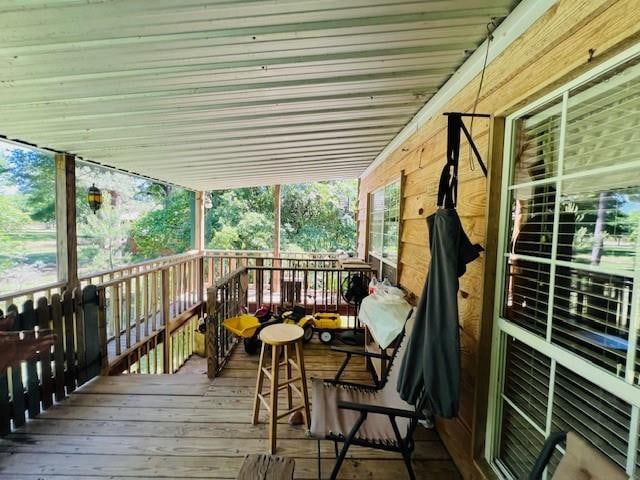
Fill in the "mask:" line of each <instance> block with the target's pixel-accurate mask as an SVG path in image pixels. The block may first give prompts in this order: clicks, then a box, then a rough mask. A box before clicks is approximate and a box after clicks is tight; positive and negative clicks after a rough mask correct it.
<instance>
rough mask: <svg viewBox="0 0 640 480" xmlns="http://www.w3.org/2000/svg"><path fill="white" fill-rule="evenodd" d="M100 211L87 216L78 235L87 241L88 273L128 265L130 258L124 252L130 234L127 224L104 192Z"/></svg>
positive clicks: (80, 226)
mask: <svg viewBox="0 0 640 480" xmlns="http://www.w3.org/2000/svg"><path fill="white" fill-rule="evenodd" d="M103 198H104V203H103V205H102V208H100V210H98V211H97V212H96V213H95V214H91V215H89V216H87V217H86V220H85V222H83V223H81V224H80V225H79V232H78V233H79V234H80V235H82V236H84V237H86V238H89V239H90V240H91V242H90V243H89V246H88V247H85V248H86V249H87V250H88V251H86V252H85V254H89V257H90V258H91V263H90V266H89V268H88V270H91V271H97V270H112V269H114V268H116V267H118V266H120V265H124V264H126V263H130V261H131V255H130V254H129V253H128V252H126V248H125V246H126V243H127V239H128V235H129V228H130V226H129V222H128V221H127V220H125V219H123V218H122V215H121V213H120V211H119V209H118V208H117V206H115V205H113V204H112V202H111V195H110V194H109V193H105V194H104V196H103Z"/></svg>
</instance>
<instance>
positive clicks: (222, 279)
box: [209, 266, 253, 290]
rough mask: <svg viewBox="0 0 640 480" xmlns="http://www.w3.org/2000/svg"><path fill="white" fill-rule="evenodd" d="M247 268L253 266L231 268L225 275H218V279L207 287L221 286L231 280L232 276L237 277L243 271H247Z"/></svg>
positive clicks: (215, 287)
mask: <svg viewBox="0 0 640 480" xmlns="http://www.w3.org/2000/svg"><path fill="white" fill-rule="evenodd" d="M248 268H253V267H245V266H242V267H238V268H236V269H235V270H233V271H232V272H229V273H227V274H226V275H223V276H222V277H220V278H219V279H217V280H216V281H215V282H214V283H213V285H211V287H209V289H214V290H215V289H217V288H219V287H222V286H223V285H225V284H227V283H229V282H230V281H231V280H233V278H234V277H237V276H238V275H240V274H242V273H244V272H246V271H247V269H248Z"/></svg>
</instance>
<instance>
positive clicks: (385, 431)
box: [311, 317, 425, 480]
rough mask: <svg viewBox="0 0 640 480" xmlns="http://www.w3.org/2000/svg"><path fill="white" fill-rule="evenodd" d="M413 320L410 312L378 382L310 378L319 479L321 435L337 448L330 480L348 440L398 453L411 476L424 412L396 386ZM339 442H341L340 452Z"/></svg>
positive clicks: (312, 418)
mask: <svg viewBox="0 0 640 480" xmlns="http://www.w3.org/2000/svg"><path fill="white" fill-rule="evenodd" d="M412 325H413V318H412V317H410V318H409V320H408V321H407V323H406V324H405V328H404V330H403V332H402V333H401V334H400V338H399V341H398V342H397V347H396V349H395V355H391V356H390V358H389V367H388V369H387V372H388V374H387V375H386V378H384V380H383V381H382V382H381V384H380V385H379V386H369V385H363V384H359V383H352V382H345V381H340V380H339V379H333V380H322V379H313V380H312V410H311V436H312V437H314V438H316V439H318V478H320V474H321V467H320V440H321V439H326V440H332V441H333V442H334V446H335V452H336V463H335V465H334V467H333V471H332V473H331V479H332V480H335V479H336V478H337V476H338V472H339V471H340V467H341V466H342V462H343V461H344V459H345V457H346V455H347V451H348V449H349V447H350V446H351V445H359V446H363V447H370V448H376V449H380V450H387V451H392V452H399V453H401V454H402V458H403V459H404V462H405V465H406V467H407V471H408V473H409V477H410V478H411V479H412V480H415V478H416V476H415V473H414V472H413V467H412V466H411V452H412V451H413V449H414V447H415V442H414V440H413V434H414V432H415V429H416V427H417V425H418V420H420V419H424V418H425V417H424V415H423V414H422V413H421V410H422V408H421V407H422V405H419V406H418V407H414V406H412V405H409V404H408V403H406V402H405V401H404V400H402V399H401V398H400V395H399V394H398V391H397V390H396V387H397V383H398V372H399V370H400V363H401V361H402V358H403V357H404V352H405V350H406V346H407V343H408V337H409V335H410V332H411V327H412ZM365 355H366V354H365ZM342 370H344V369H342ZM339 373H340V374H341V373H342V371H339ZM339 376H340V375H338V376H337V378H339ZM338 442H342V443H343V446H342V449H341V450H340V451H338Z"/></svg>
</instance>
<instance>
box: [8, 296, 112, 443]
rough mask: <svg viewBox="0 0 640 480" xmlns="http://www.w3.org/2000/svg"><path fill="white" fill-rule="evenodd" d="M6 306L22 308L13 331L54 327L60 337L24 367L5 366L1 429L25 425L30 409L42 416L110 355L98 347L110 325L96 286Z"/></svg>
mask: <svg viewBox="0 0 640 480" xmlns="http://www.w3.org/2000/svg"><path fill="white" fill-rule="evenodd" d="M7 311H8V312H12V311H14V312H16V313H17V314H18V315H17V317H16V320H15V321H14V325H13V328H12V329H13V330H14V331H22V330H31V331H33V330H36V331H37V332H39V331H41V330H46V329H51V330H53V332H54V333H55V334H56V341H55V344H54V345H53V347H52V348H51V350H50V351H47V352H41V353H40V354H39V357H38V358H33V359H32V360H30V361H28V362H23V363H22V365H21V366H20V368H8V369H7V370H6V371H4V372H0V433H1V434H6V433H8V432H9V431H10V430H11V428H12V426H13V428H17V427H20V426H21V425H23V424H24V423H25V420H26V417H27V415H28V417H29V418H35V417H37V416H38V415H39V414H40V413H41V412H42V411H44V410H47V409H48V408H50V407H51V406H52V405H53V403H54V401H56V402H58V401H61V400H62V399H64V397H65V396H66V395H67V394H69V393H71V392H73V391H74V390H75V389H76V388H77V387H79V386H80V385H82V384H83V383H85V382H87V381H88V380H90V379H91V378H93V377H95V376H96V375H98V374H100V371H101V370H102V369H103V367H104V361H105V359H104V358H103V357H102V356H101V352H100V348H99V346H100V344H101V343H103V342H104V340H103V339H104V335H105V331H104V328H103V327H104V325H102V326H101V325H100V315H99V310H98V293H97V289H96V287H95V286H89V287H87V288H85V289H84V290H83V291H81V290H80V289H75V290H74V291H73V292H70V291H67V292H65V293H64V294H63V295H60V294H58V293H54V294H52V295H50V296H46V295H44V296H41V297H40V298H38V300H37V302H36V303H35V304H34V301H33V300H31V299H29V300H27V301H26V302H24V304H23V305H22V307H21V309H18V307H17V306H16V305H13V304H12V305H9V306H8V307H7Z"/></svg>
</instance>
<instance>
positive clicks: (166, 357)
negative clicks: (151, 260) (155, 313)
mask: <svg viewBox="0 0 640 480" xmlns="http://www.w3.org/2000/svg"><path fill="white" fill-rule="evenodd" d="M161 299H162V325H164V344H163V346H164V348H163V357H162V361H163V370H164V371H163V373H171V345H170V344H171V315H170V301H171V298H170V295H169V269H168V268H164V269H163V270H162V294H161Z"/></svg>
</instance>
